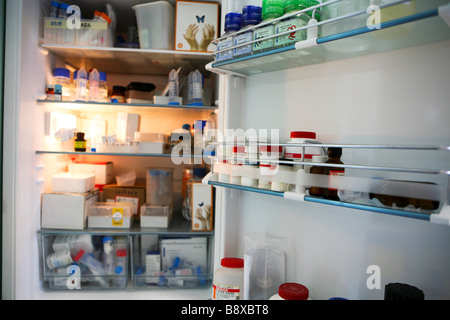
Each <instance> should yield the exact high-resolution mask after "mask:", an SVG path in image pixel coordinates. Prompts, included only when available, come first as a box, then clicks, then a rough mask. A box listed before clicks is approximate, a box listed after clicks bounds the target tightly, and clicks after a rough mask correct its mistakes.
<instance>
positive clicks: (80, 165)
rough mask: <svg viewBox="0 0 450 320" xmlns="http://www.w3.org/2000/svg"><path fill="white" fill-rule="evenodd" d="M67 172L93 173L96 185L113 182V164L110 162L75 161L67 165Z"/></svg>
mask: <svg viewBox="0 0 450 320" xmlns="http://www.w3.org/2000/svg"><path fill="white" fill-rule="evenodd" d="M69 172H73V173H80V172H89V173H94V174H95V184H96V185H105V184H108V183H111V182H114V175H113V173H114V164H113V163H112V162H110V161H76V162H74V163H71V164H69Z"/></svg>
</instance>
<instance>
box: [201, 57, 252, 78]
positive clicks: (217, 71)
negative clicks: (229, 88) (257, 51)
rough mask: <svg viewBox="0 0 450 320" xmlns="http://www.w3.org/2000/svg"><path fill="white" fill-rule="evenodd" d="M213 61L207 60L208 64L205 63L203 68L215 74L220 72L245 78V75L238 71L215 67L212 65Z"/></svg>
mask: <svg viewBox="0 0 450 320" xmlns="http://www.w3.org/2000/svg"><path fill="white" fill-rule="evenodd" d="M213 62H214V61H211V62H209V63H208V64H206V66H205V69H206V70H208V71H210V72H214V73H217V74H221V75H224V76H235V77H240V78H247V75H245V74H242V73H238V72H234V71H230V70H226V69H221V68H217V67H213V66H212V64H213Z"/></svg>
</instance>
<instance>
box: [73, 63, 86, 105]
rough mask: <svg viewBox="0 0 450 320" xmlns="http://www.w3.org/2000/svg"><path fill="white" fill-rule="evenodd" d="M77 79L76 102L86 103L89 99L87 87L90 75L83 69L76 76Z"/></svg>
mask: <svg viewBox="0 0 450 320" xmlns="http://www.w3.org/2000/svg"><path fill="white" fill-rule="evenodd" d="M74 78H75V79H76V100H77V101H86V98H87V85H88V75H87V72H86V70H85V69H84V68H81V69H80V70H78V71H77V72H76V75H74Z"/></svg>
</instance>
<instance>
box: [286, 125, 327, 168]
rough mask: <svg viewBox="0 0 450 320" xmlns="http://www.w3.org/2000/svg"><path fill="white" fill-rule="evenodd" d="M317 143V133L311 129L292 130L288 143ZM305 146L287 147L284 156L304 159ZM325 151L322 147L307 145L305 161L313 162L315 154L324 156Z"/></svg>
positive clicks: (298, 159)
mask: <svg viewBox="0 0 450 320" xmlns="http://www.w3.org/2000/svg"><path fill="white" fill-rule="evenodd" d="M309 142H311V143H315V142H316V133H315V132H311V131H292V132H291V139H290V140H289V141H288V142H287V143H292V144H305V143H309ZM302 154H303V147H285V153H284V158H285V159H291V160H296V161H302ZM324 155H325V153H324V151H323V150H322V148H320V147H305V155H304V158H303V161H304V162H311V161H312V157H313V156H324Z"/></svg>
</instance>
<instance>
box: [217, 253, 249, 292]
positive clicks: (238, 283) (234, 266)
mask: <svg viewBox="0 0 450 320" xmlns="http://www.w3.org/2000/svg"><path fill="white" fill-rule="evenodd" d="M220 265H221V266H220V267H219V268H218V269H217V270H216V271H214V276H213V300H240V299H241V295H242V293H243V288H244V259H240V258H223V259H222V260H221V262H220Z"/></svg>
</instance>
